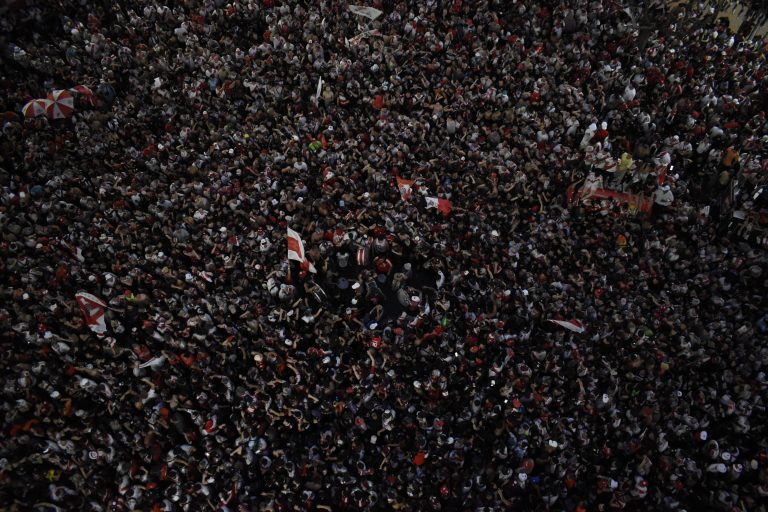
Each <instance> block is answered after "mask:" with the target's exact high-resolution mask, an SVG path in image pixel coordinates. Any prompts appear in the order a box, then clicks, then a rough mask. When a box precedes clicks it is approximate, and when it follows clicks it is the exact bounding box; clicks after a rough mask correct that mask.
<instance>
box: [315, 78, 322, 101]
mask: <svg viewBox="0 0 768 512" xmlns="http://www.w3.org/2000/svg"><path fill="white" fill-rule="evenodd" d="M322 93H323V77H320V78H318V79H317V90H316V91H315V98H316V100H317V102H318V103H319V102H320V95H321V94H322Z"/></svg>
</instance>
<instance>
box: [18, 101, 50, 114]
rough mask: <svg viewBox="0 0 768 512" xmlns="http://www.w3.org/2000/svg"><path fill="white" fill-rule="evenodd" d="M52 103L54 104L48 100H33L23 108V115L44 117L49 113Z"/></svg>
mask: <svg viewBox="0 0 768 512" xmlns="http://www.w3.org/2000/svg"><path fill="white" fill-rule="evenodd" d="M51 103H53V102H52V101H51V100H47V99H36V100H32V101H30V102H28V103H27V104H26V105H24V107H22V109H21V113H22V114H24V117H37V116H42V115H44V114H45V113H46V112H47V110H48V107H49V106H50V105H51Z"/></svg>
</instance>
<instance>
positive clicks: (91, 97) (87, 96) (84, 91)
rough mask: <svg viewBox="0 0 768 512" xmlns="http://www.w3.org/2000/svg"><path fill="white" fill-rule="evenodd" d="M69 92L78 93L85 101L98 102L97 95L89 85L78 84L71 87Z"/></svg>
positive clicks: (91, 103)
mask: <svg viewBox="0 0 768 512" xmlns="http://www.w3.org/2000/svg"><path fill="white" fill-rule="evenodd" d="M69 92H71V93H72V94H74V95H76V96H77V97H78V98H80V99H81V101H83V102H84V103H88V104H90V105H95V104H96V95H95V94H94V93H93V91H92V90H91V88H90V87H88V86H87V85H76V86H74V87H72V88H71V89H69Z"/></svg>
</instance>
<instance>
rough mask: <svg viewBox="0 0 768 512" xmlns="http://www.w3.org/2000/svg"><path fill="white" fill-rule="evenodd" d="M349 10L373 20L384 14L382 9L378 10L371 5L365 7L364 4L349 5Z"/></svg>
mask: <svg viewBox="0 0 768 512" xmlns="http://www.w3.org/2000/svg"><path fill="white" fill-rule="evenodd" d="M349 11H350V12H353V13H355V14H357V15H359V16H365V17H366V18H368V19H371V20H375V19H376V18H378V17H379V16H381V15H382V14H384V11H380V10H378V9H375V8H373V7H366V6H364V5H350V6H349Z"/></svg>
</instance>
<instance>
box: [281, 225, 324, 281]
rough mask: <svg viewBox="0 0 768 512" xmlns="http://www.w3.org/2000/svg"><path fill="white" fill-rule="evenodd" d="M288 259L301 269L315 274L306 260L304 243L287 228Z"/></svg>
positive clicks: (296, 234) (312, 266) (312, 267)
mask: <svg viewBox="0 0 768 512" xmlns="http://www.w3.org/2000/svg"><path fill="white" fill-rule="evenodd" d="M288 259H289V260H294V261H298V262H299V263H301V268H303V269H305V270H309V271H310V272H312V273H317V270H316V269H315V266H314V265H312V263H311V262H310V261H309V260H308V259H307V255H306V254H305V253H304V242H302V241H301V236H299V234H298V233H297V232H295V231H294V230H292V229H291V228H288Z"/></svg>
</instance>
